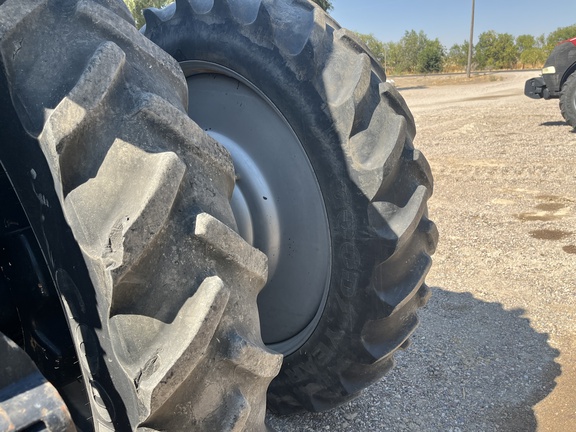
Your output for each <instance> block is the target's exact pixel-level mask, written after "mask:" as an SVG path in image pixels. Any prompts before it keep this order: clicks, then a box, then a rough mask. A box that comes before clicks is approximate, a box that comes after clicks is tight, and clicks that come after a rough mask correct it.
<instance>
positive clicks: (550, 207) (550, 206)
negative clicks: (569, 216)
mask: <svg viewBox="0 0 576 432" xmlns="http://www.w3.org/2000/svg"><path fill="white" fill-rule="evenodd" d="M536 208H537V209H538V210H544V211H558V210H560V209H563V208H566V206H565V205H564V204H560V203H551V202H550V203H542V204H538V205H537V206H536Z"/></svg>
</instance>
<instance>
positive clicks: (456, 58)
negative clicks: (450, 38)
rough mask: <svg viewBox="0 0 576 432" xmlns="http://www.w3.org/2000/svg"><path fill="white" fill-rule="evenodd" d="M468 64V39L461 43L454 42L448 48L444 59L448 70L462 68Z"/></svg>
mask: <svg viewBox="0 0 576 432" xmlns="http://www.w3.org/2000/svg"><path fill="white" fill-rule="evenodd" d="M467 64H468V41H464V42H463V43H461V44H454V45H452V46H451V47H450V49H449V50H448V53H447V54H446V59H445V66H446V68H447V69H449V70H453V71H456V70H464V69H466V65H467Z"/></svg>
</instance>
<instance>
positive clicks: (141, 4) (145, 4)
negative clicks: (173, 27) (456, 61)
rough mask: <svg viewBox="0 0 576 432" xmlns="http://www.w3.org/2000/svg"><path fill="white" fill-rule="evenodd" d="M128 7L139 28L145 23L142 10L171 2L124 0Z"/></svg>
mask: <svg viewBox="0 0 576 432" xmlns="http://www.w3.org/2000/svg"><path fill="white" fill-rule="evenodd" d="M124 2H125V3H126V6H128V9H130V12H131V13H132V16H133V17H134V21H136V27H138V28H140V27H142V26H143V25H144V24H145V21H144V15H143V14H142V11H143V10H144V9H146V8H149V7H155V8H161V7H164V6H167V5H169V4H170V3H172V1H170V0H124Z"/></svg>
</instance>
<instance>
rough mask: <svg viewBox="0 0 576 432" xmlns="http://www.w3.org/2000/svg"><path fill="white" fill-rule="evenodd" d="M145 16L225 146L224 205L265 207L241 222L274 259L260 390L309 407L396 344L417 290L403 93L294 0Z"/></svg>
mask: <svg viewBox="0 0 576 432" xmlns="http://www.w3.org/2000/svg"><path fill="white" fill-rule="evenodd" d="M145 17H146V28H145V34H146V36H147V37H149V38H150V39H151V40H152V41H154V42H155V43H157V44H158V45H159V46H160V47H161V48H163V49H164V50H166V51H167V52H168V53H170V54H171V55H172V56H174V58H175V59H176V60H177V61H178V62H180V64H181V66H182V68H183V70H184V72H185V75H186V76H187V79H188V84H189V91H190V98H191V100H192V101H197V103H198V105H197V106H202V109H201V110H195V109H194V108H193V107H192V109H191V110H190V111H189V112H190V115H191V116H192V118H193V119H194V120H195V121H197V122H198V124H199V125H200V126H202V127H203V128H204V129H205V130H207V131H208V133H211V134H213V136H214V137H215V138H217V139H220V140H221V141H222V142H223V143H224V144H225V145H227V146H228V148H229V149H230V151H231V152H232V154H233V159H235V164H236V165H237V169H238V170H239V171H240V172H241V174H240V175H239V182H238V187H237V188H243V187H244V188H245V189H242V190H241V191H240V195H242V198H241V199H239V201H241V202H240V204H238V205H237V208H235V209H234V210H235V214H237V218H238V215H240V217H239V219H242V220H248V221H250V220H256V221H258V220H267V221H269V220H271V221H272V222H269V223H268V224H267V225H266V226H265V228H261V227H260V224H258V223H252V224H250V223H248V225H249V227H248V229H246V230H245V232H242V231H241V233H242V234H243V235H244V236H245V237H246V238H248V239H249V241H250V242H252V244H254V245H255V246H256V247H258V248H260V249H261V250H263V251H264V252H265V253H267V254H268V256H269V259H270V260H271V261H277V263H275V264H274V265H275V268H274V269H272V268H271V273H270V278H269V281H268V285H267V286H266V287H265V289H264V290H263V292H262V294H261V295H260V298H259V307H260V314H261V317H262V320H261V323H262V332H263V337H264V342H265V343H267V345H268V346H269V347H271V348H273V349H275V350H278V351H280V352H282V353H283V354H284V355H285V358H284V363H283V366H282V370H281V373H280V375H279V376H278V377H277V378H276V379H275V380H274V381H273V382H272V384H271V387H270V391H269V403H270V405H271V406H272V408H273V409H274V410H276V411H279V412H292V411H297V410H300V409H302V408H305V409H308V410H314V411H321V410H325V409H329V408H331V407H334V406H336V405H338V404H341V403H343V402H345V401H347V400H349V399H351V398H353V397H355V396H356V395H357V394H358V393H359V392H360V391H361V390H362V389H363V388H365V387H366V386H368V385H369V384H371V383H373V382H375V381H376V380H378V379H379V378H381V377H382V376H383V375H384V374H385V373H386V371H388V369H389V368H390V367H391V366H392V363H393V359H392V355H393V353H394V351H395V350H397V349H398V348H399V347H405V346H407V344H408V338H409V336H410V335H411V334H412V332H413V331H414V329H415V328H416V325H417V323H418V318H417V314H416V310H417V309H418V308H419V307H421V306H422V305H424V304H425V302H426V300H427V299H428V296H429V292H430V291H429V289H428V287H427V286H426V285H425V284H424V278H425V275H426V274H427V272H428V269H429V268H430V265H431V258H430V255H431V254H432V253H433V252H434V249H435V246H436V242H437V231H436V228H435V226H434V224H433V223H432V222H430V221H429V220H428V218H427V200H428V198H429V197H430V195H431V194H432V177H431V173H430V168H429V166H428V164H427V162H426V160H425V158H424V157H423V156H422V154H421V153H420V152H419V151H418V150H416V149H415V148H414V147H413V144H412V141H413V139H414V134H415V128H414V120H413V118H412V115H411V113H410V111H409V110H408V108H407V106H406V104H405V102H404V100H403V99H402V97H401V96H400V95H399V93H398V92H397V91H396V90H395V88H394V87H393V86H391V85H390V84H388V83H386V82H385V75H384V72H383V70H382V69H381V67H380V66H379V65H378V64H377V63H376V62H375V61H374V60H373V59H372V58H371V56H370V55H369V54H368V52H367V51H366V49H365V47H364V46H363V45H362V44H361V43H360V42H359V41H358V40H357V39H356V37H355V36H354V35H353V34H352V33H351V32H349V31H347V30H345V29H342V28H340V27H339V26H338V24H337V23H335V22H334V21H333V20H332V19H330V17H328V16H327V15H326V14H325V13H324V12H323V11H322V10H321V9H320V8H318V7H316V6H314V5H313V4H312V3H311V2H308V1H305V0H288V1H272V0H251V1H246V2H242V3H241V4H240V3H238V2H236V1H232V0H215V1H214V2H203V1H199V0H177V1H176V3H175V4H173V5H171V6H168V7H167V8H165V9H162V10H157V9H152V10H148V11H146V12H145ZM219 83H220V84H219ZM214 100H217V103H213V101H214ZM255 100H258V101H259V102H257V103H256V102H253V101H255ZM261 106H264V107H268V108H267V109H266V108H261ZM210 112H211V113H212V114H210ZM250 113H252V115H250ZM274 116H276V120H277V122H276V123H275V124H278V125H279V126H278V133H277V134H275V133H274V131H273V130H269V129H270V128H271V127H270V126H269V125H270V124H271V123H272V120H269V119H273V118H274ZM222 119H224V120H222ZM230 124H232V125H233V126H230ZM238 131H240V132H238ZM248 132H250V133H248ZM291 134H292V135H291ZM260 135H262V137H259V136H260ZM254 142H260V143H261V145H260V146H259V147H258V146H256V148H255V145H254ZM279 143H280V144H279ZM282 143H283V144H282ZM285 147H291V148H293V149H294V151H293V152H289V151H285V149H284V148H285ZM238 148H240V149H241V150H238ZM235 154H236V155H237V157H236V158H235ZM261 154H268V156H265V157H261V156H260V155H261ZM297 154H303V155H304V156H303V157H300V156H297ZM246 160H248V162H246ZM269 164H271V165H272V169H270V168H269V167H268V166H267V165H269ZM242 170H243V171H245V173H244V174H245V175H242ZM274 172H276V177H275V174H274ZM246 176H248V177H250V176H256V177H257V180H258V181H257V182H256V183H258V184H264V185H265V187H262V188H261V189H259V188H258V187H255V188H252V189H250V188H249V187H245V186H244V185H245V183H246ZM302 179H311V180H302ZM263 190H265V191H266V193H261V192H262V191H263ZM250 195H252V196H250ZM263 199H264V200H266V204H265V205H264V204H262V203H263V201H262V200H263ZM285 202H288V203H289V204H282V203H285ZM270 203H273V204H274V206H276V207H275V209H274V210H273V211H272V210H271V211H268V210H267V208H268V207H265V206H270V205H271V204H270ZM310 208H313V209H317V214H315V215H314V214H311V213H309V209H310ZM260 213H265V214H266V215H267V217H260V216H259V214H260ZM302 215H306V217H304V216H302ZM293 220H297V221H300V224H299V225H297V226H296V228H294V227H293V226H292V225H290V221H293ZM286 221H288V222H286ZM309 225H310V226H312V229H310V227H309ZM259 230H262V231H263V232H260V233H259V232H258V231H259ZM269 231H272V232H274V233H275V234H273V235H270V234H269ZM322 232H324V233H325V234H322V235H318V234H317V233H322ZM269 238H272V239H273V240H274V241H270V240H269ZM319 251H320V252H319ZM321 251H327V252H326V253H327V256H324V255H322V253H323V252H321ZM283 266H284V267H285V268H284V267H283ZM279 273H281V274H282V276H281V277H276V276H277V275H278V274H279ZM318 274H320V275H321V277H320V278H318ZM286 280H288V283H286ZM312 280H313V281H314V283H313V284H312V283H310V281H312ZM293 324H295V325H294V326H293V327H291V326H292V325H293ZM287 328H291V329H292V330H290V332H286V331H284V330H285V329H287Z"/></svg>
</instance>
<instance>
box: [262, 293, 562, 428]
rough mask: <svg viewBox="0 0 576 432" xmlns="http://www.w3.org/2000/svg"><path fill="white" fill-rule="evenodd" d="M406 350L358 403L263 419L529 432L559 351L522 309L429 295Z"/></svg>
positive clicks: (285, 424) (287, 424)
mask: <svg viewBox="0 0 576 432" xmlns="http://www.w3.org/2000/svg"><path fill="white" fill-rule="evenodd" d="M433 291H434V293H433V295H432V298H431V299H430V302H429V304H428V306H426V307H425V308H424V309H423V310H422V311H421V313H420V318H421V326H420V327H419V329H418V330H417V331H416V333H415V334H414V336H413V338H412V340H413V343H412V345H411V346H410V347H409V348H408V349H407V350H406V351H404V352H400V353H399V354H397V355H396V358H397V364H396V367H395V368H394V369H393V370H392V371H391V372H390V373H389V374H388V375H387V376H386V377H384V379H382V380H381V381H380V382H378V383H377V384H374V385H373V386H372V387H370V388H369V389H367V390H366V391H365V392H364V393H363V395H362V396H361V397H360V398H358V399H356V400H354V401H352V402H350V403H349V404H347V405H344V406H342V407H340V408H338V409H336V410H334V411H332V412H329V413H318V414H310V413H306V414H300V415H293V416H289V417H276V416H273V415H268V419H269V422H270V424H271V425H272V426H273V427H275V428H276V429H277V430H279V431H319V430H331V431H385V430H386V431H439V430H445V431H454V432H456V431H487V430H494V431H496V430H502V431H511V430H521V431H536V426H537V425H536V417H535V414H534V410H533V407H534V406H535V405H536V404H537V403H538V402H540V401H541V400H542V399H544V398H545V397H546V396H547V395H548V394H549V393H550V392H551V391H552V389H553V388H554V387H555V382H554V380H555V378H556V377H557V376H559V375H560V372H561V369H560V365H559V364H558V363H556V361H555V358H557V357H558V355H559V351H558V350H556V349H554V348H552V347H551V346H550V345H549V343H548V335H547V334H544V333H539V332H537V331H536V330H534V329H533V328H532V327H531V326H530V321H529V320H528V319H527V318H525V317H524V313H525V311H524V310H522V309H514V310H505V309H503V307H502V305H501V304H500V303H489V302H485V301H482V300H479V299H477V298H474V297H473V296H472V295H471V294H469V293H455V292H450V291H447V290H444V289H441V288H434V289H433Z"/></svg>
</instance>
